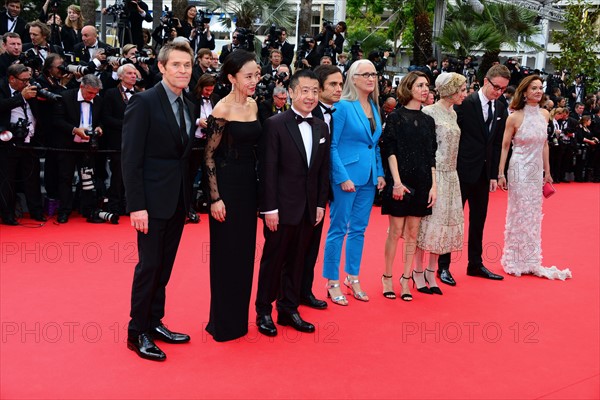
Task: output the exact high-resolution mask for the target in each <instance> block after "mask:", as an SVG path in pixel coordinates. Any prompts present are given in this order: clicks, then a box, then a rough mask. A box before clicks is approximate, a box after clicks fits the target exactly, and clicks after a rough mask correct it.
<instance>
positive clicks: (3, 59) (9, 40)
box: [0, 32, 23, 78]
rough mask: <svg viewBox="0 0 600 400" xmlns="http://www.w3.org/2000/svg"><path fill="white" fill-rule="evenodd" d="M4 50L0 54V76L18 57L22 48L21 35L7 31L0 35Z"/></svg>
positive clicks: (4, 74)
mask: <svg viewBox="0 0 600 400" xmlns="http://www.w3.org/2000/svg"><path fill="white" fill-rule="evenodd" d="M2 43H3V44H4V50H5V52H4V53H2V54H1V55H0V78H2V77H5V76H6V70H7V69H8V67H9V66H10V65H11V64H14V63H15V61H17V60H18V59H19V56H20V55H21V52H22V50H23V44H22V43H21V37H20V36H19V34H18V33H14V32H7V33H5V34H4V35H2Z"/></svg>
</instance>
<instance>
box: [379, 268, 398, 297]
mask: <svg viewBox="0 0 600 400" xmlns="http://www.w3.org/2000/svg"><path fill="white" fill-rule="evenodd" d="M384 279H392V275H389V276H388V275H386V274H383V275H382V276H381V284H382V285H383V280H384ZM392 284H393V281H392ZM392 289H393V287H392ZM383 290H384V292H383V297H385V298H386V299H390V300H395V299H396V293H394V291H393V290H392V291H390V292H386V291H385V286H384V287H383Z"/></svg>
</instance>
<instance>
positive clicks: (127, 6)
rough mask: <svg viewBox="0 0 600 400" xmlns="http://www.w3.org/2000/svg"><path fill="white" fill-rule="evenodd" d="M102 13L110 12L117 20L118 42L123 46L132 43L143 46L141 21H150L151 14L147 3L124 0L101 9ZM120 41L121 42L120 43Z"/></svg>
mask: <svg viewBox="0 0 600 400" xmlns="http://www.w3.org/2000/svg"><path fill="white" fill-rule="evenodd" d="M102 14H111V15H113V16H114V17H115V19H116V20H117V21H118V25H119V38H120V41H119V44H120V45H121V46H124V45H125V44H128V43H133V44H135V45H136V46H138V48H139V49H141V48H143V47H144V35H143V33H142V23H143V22H144V21H146V22H152V15H150V13H149V12H148V5H147V4H146V3H145V2H143V1H142V0H124V2H123V3H121V2H120V1H119V0H117V2H116V3H115V4H114V5H112V6H110V7H108V8H105V9H103V10H102ZM121 42H122V43H121Z"/></svg>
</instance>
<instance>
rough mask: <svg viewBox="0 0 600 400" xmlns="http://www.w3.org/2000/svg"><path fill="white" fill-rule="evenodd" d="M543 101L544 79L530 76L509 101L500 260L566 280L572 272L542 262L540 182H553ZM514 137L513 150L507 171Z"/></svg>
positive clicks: (519, 271) (508, 267)
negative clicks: (546, 265) (509, 152)
mask: <svg viewBox="0 0 600 400" xmlns="http://www.w3.org/2000/svg"><path fill="white" fill-rule="evenodd" d="M543 101H544V92H543V88H542V79H541V78H540V77H539V76H537V75H531V76H528V77H527V78H525V79H523V80H522V81H521V84H520V85H519V87H518V88H517V91H516V92H515V95H514V97H513V101H512V103H511V108H512V109H513V110H514V112H513V113H512V114H511V115H510V116H509V117H508V119H507V120H506V130H505V131H504V139H503V142H502V155H501V157H500V164H499V166H498V171H499V172H498V185H499V186H500V187H501V188H503V189H504V190H506V189H508V207H507V210H506V228H505V230H504V251H503V253H502V259H501V263H502V267H503V268H504V271H506V272H507V273H508V274H511V275H514V276H521V275H523V274H533V275H536V276H539V277H544V278H548V279H561V280H565V279H567V278H570V277H571V271H570V270H569V269H565V270H559V269H558V268H556V267H554V266H553V267H550V268H548V267H543V266H542V200H543V197H542V187H543V185H544V183H546V182H550V183H552V176H551V175H550V162H549V157H548V141H547V130H546V129H547V128H546V127H547V126H548V119H549V117H550V115H549V113H548V111H546V110H545V109H543V108H540V105H541V104H542V103H543ZM511 142H512V145H513V150H512V156H511V158H510V163H509V169H508V177H505V176H504V166H505V164H506V158H507V154H508V149H509V147H510V144H511ZM507 181H508V185H507Z"/></svg>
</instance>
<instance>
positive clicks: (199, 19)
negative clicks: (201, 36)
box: [194, 10, 213, 30]
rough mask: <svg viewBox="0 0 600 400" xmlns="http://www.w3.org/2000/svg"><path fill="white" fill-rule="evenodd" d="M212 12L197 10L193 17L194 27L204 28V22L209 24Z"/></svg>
mask: <svg viewBox="0 0 600 400" xmlns="http://www.w3.org/2000/svg"><path fill="white" fill-rule="evenodd" d="M212 15H213V13H212V11H210V10H198V12H197V13H196V17H195V18H194V28H196V30H204V25H205V24H210V20H211V17H212Z"/></svg>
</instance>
